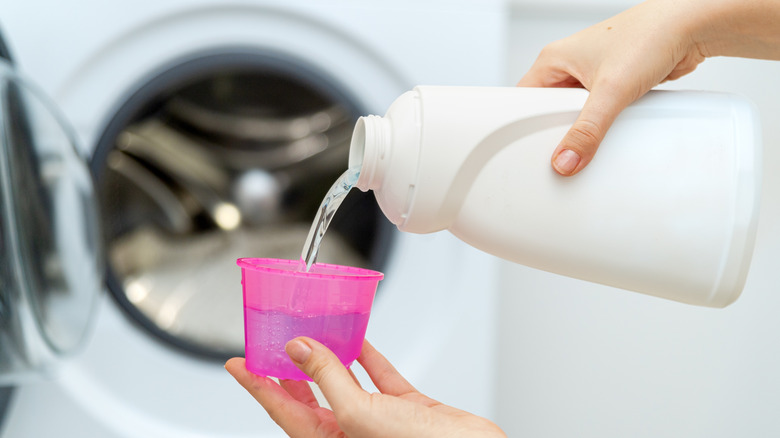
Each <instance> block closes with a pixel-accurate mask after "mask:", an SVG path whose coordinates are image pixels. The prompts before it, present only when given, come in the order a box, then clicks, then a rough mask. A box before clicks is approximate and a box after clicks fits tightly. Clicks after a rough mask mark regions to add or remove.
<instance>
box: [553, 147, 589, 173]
mask: <svg viewBox="0 0 780 438" xmlns="http://www.w3.org/2000/svg"><path fill="white" fill-rule="evenodd" d="M581 162H582V157H581V156H580V154H578V153H577V152H576V151H573V150H571V149H561V150H559V151H558V152H557V153H556V154H555V155H554V156H553V159H552V166H553V169H555V171H556V172H558V173H559V174H560V175H563V176H571V175H574V174H575V173H577V171H578V169H577V167H578V166H579V165H580V163H581Z"/></svg>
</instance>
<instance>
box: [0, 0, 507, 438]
mask: <svg viewBox="0 0 780 438" xmlns="http://www.w3.org/2000/svg"><path fill="white" fill-rule="evenodd" d="M507 19H508V16H507V9H506V7H505V5H504V3H503V1H501V0H491V1H484V0H481V1H476V0H474V1H465V0H464V1H458V2H452V1H440V0H427V1H411V0H401V1H393V2H389V1H382V2H380V1H357V0H354V1H352V0H341V1H335V0H334V1H322V2H307V1H303V0H299V1H271V0H255V1H230V2H220V1H214V0H190V1H184V0H167V1H148V0H146V1H139V2H133V3H125V4H120V3H108V2H100V1H97V0H79V1H72V2H53V1H47V2H44V1H31V2H15V3H14V4H9V5H6V7H4V8H3V11H2V13H0V29H2V33H3V35H4V38H5V42H6V46H7V50H3V52H8V53H9V54H10V57H11V58H13V65H10V64H8V65H7V66H6V67H4V68H5V71H6V73H5V74H6V76H8V78H9V79H7V80H6V82H8V83H10V84H11V85H6V86H5V87H6V89H16V88H22V89H24V90H27V89H28V88H29V89H30V90H31V91H29V94H30V95H31V96H32V97H30V98H26V100H24V99H23V100H24V101H25V102H27V100H31V101H35V102H38V101H40V103H39V104H33V103H25V104H24V105H21V107H20V105H16V106H13V105H12V106H6V107H4V109H3V111H4V112H3V115H4V117H5V120H4V124H5V125H8V124H10V125H13V123H12V122H9V121H8V119H9V117H11V116H10V115H9V114H12V113H14V112H20V113H23V114H24V115H25V117H24V118H25V120H27V119H31V120H33V121H37V120H38V119H39V118H41V117H44V116H39V115H38V113H45V114H48V113H52V114H54V115H51V116H49V118H51V119H52V121H51V123H50V124H51V125H54V126H57V127H58V129H59V130H60V131H62V135H61V137H63V138H64V140H62V141H60V143H58V144H60V147H61V148H64V149H62V151H60V152H61V155H63V156H65V157H69V158H67V159H51V156H50V155H51V154H49V155H47V153H46V148H45V147H44V146H39V147H35V146H29V145H27V144H26V143H24V142H21V143H20V142H19V141H16V140H13V139H12V140H9V139H8V138H7V136H6V138H4V140H3V146H4V148H5V149H4V151H17V152H18V151H19V150H26V148H30V149H31V150H34V151H38V152H37V154H28V155H31V157H32V158H30V160H31V161H32V162H35V163H38V162H40V163H43V164H35V165H32V166H31V168H33V169H35V171H31V173H32V174H34V175H37V176H38V179H41V180H44V181H46V175H48V174H47V172H49V173H54V174H57V172H61V173H62V172H65V173H66V174H67V175H68V176H69V178H68V179H67V181H69V185H68V187H69V190H59V191H53V192H52V193H50V194H48V195H47V196H48V198H46V199H50V200H51V199H54V201H51V203H53V204H55V205H56V206H59V207H58V209H55V210H52V208H38V209H36V208H34V207H35V206H36V205H37V203H36V201H37V200H38V199H37V198H36V197H35V196H32V194H34V193H37V192H36V190H35V185H34V184H33V185H30V184H26V183H25V182H24V181H22V182H13V183H11V182H9V183H5V182H4V187H3V190H4V192H3V193H4V198H3V200H4V202H5V201H6V200H7V202H6V203H5V204H4V206H5V210H4V212H6V213H8V214H9V215H11V216H9V217H13V218H15V220H14V221H13V222H14V223H15V224H16V225H15V226H17V228H18V229H20V230H22V229H24V230H27V231H26V233H11V235H9V236H8V239H4V240H3V241H2V243H4V244H5V241H6V240H8V241H9V242H12V243H13V242H16V243H14V245H16V246H14V245H10V246H9V245H5V246H3V250H4V251H7V253H8V254H10V255H12V256H14V257H16V262H15V264H14V265H13V266H11V267H7V266H6V264H4V265H3V269H4V272H5V271H9V272H11V274H14V273H15V274H14V275H16V276H15V277H14V275H11V274H9V276H8V278H11V277H13V278H16V279H17V280H18V282H19V283H21V284H23V286H24V287H19V288H17V289H18V291H17V292H15V293H14V294H10V293H6V292H5V290H10V289H8V287H7V286H6V284H5V283H0V286H2V287H3V291H4V292H3V302H2V304H3V306H2V307H0V310H3V311H4V312H6V310H8V311H7V312H6V313H8V314H10V315H18V318H17V319H18V321H16V320H13V321H11V319H8V318H7V321H5V322H4V323H3V325H2V326H0V329H1V330H2V335H3V337H0V348H3V349H4V353H5V351H6V350H7V351H13V352H16V354H15V355H12V354H8V355H6V356H7V357H8V358H14V359H13V360H11V359H9V360H8V361H7V362H8V363H7V364H5V363H4V361H2V360H0V374H4V375H3V377H0V384H2V385H3V390H2V392H0V410H1V411H2V417H0V418H3V424H2V425H0V427H2V429H0V436H2V437H4V438H6V437H8V438H15V437H28V436H47V435H53V434H57V435H58V436H66V437H70V436H73V437H83V436H104V437H139V436H144V437H156V436H161V437H162V436H165V437H169V438H170V437H193V436H197V437H211V436H220V437H245V436H247V437H248V436H263V437H265V436H282V435H283V434H282V432H281V430H280V429H279V428H278V427H277V426H276V425H275V424H274V423H273V422H272V421H271V420H270V419H269V418H268V417H267V415H266V414H265V412H264V411H263V410H262V408H261V407H260V406H258V405H257V403H256V402H255V401H254V400H253V399H252V398H251V397H250V396H249V395H248V394H247V393H245V391H244V390H243V389H241V388H240V387H239V386H238V385H237V384H236V383H235V382H234V381H233V380H232V378H231V377H230V376H229V375H228V374H227V373H226V372H225V371H224V369H223V367H222V365H223V363H224V360H225V359H226V358H227V357H230V356H234V355H241V354H242V348H243V344H242V342H243V333H242V330H243V325H242V321H243V320H242V315H241V292H240V273H239V271H238V268H237V267H236V266H235V264H234V263H235V258H237V257H253V256H272V257H283V258H296V257H298V254H299V251H300V247H301V246H302V244H303V240H304V237H305V233H306V232H307V231H308V226H309V224H310V221H311V218H313V209H314V208H316V204H317V203H318V202H319V200H320V199H321V197H322V195H323V194H324V192H325V191H326V190H327V188H328V187H329V186H330V183H332V182H333V181H335V178H336V177H337V176H338V175H339V174H340V173H341V172H343V171H344V170H345V168H346V162H347V158H346V157H347V152H348V144H349V138H350V135H351V129H352V125H353V123H354V121H355V119H356V118H357V117H358V116H361V115H365V114H383V113H384V111H385V110H386V109H387V107H388V106H389V105H390V103H391V102H392V101H393V100H394V99H395V98H396V97H397V96H399V95H400V94H401V93H403V92H404V91H406V90H408V89H410V88H411V87H413V86H414V85H417V84H441V85H502V83H501V82H502V79H503V63H502V59H503V58H504V56H505V41H504V37H505V35H504V31H505V28H506V21H507ZM17 76H19V77H24V78H26V79H17ZM17 81H18V82H19V83H20V84H23V85H17ZM28 84H29V85H28ZM14 93H15V92H8V91H6V92H5V94H4V95H3V99H4V103H5V104H6V105H8V104H7V102H8V101H9V99H10V100H13V99H11V98H12V97H13V96H12V95H13V94H14ZM25 93H27V92H26V91H25V92H24V93H22V94H25ZM9 96H10V97H9ZM45 96H48V97H45ZM17 100H18V99H17ZM12 103H13V102H12ZM36 105H37V106H36ZM32 107H35V108H37V107H40V108H41V110H40V111H37V110H34V108H33V109H30V108H32ZM47 120H48V119H47ZM5 125H4V126H5ZM27 125H31V126H30V128H29V129H27V131H32V132H33V133H35V132H36V131H35V130H36V129H39V125H40V123H37V122H36V123H31V122H30V123H27ZM40 129H42V128H40ZM11 130H12V129H11V128H6V129H5V131H8V132H10V131H11ZM17 130H18V129H17ZM40 136H41V137H44V136H43V134H40ZM71 142H72V143H73V144H74V146H73V147H70V146H67V145H69V144H70V143H71ZM28 143H29V142H28ZM43 143H45V142H43ZM69 147H70V149H68V148H69ZM9 154H10V152H9ZM10 155H13V154H10ZM56 157H59V155H56V156H55V158H56ZM79 160H82V161H83V164H84V165H83V166H80V165H79V164H78V162H79ZM61 161H64V162H67V163H70V164H69V165H70V166H71V167H73V169H70V168H67V169H66V170H63V168H62V165H61V164H58V163H60V162H61ZM46 163H48V164H46ZM12 166H13V163H12ZM58 166H59V167H58ZM82 167H83V168H82ZM86 168H88V169H89V172H84V169H86ZM74 169H75V170H74ZM11 173H13V172H11ZM17 173H23V172H17ZM58 199H60V200H62V199H64V200H62V201H61V202H55V201H57V200H58ZM44 204H45V203H44ZM47 205H48V204H47ZM14 210H15V211H16V212H14ZM28 210H30V211H28ZM342 210H343V211H342ZM19 211H21V212H23V213H24V212H26V213H25V214H27V215H26V216H25V215H24V214H22V213H18V212H19ZM12 213H13V214H12ZM52 217H56V218H57V219H58V220H50V221H48V222H47V220H46V219H47V218H49V219H51V218H52ZM35 220H38V221H41V222H42V223H44V224H47V223H49V222H51V223H53V224H54V225H51V224H49V225H51V227H52V228H53V229H54V231H52V233H51V235H52V236H54V237H52V238H51V239H50V240H53V241H54V243H53V244H52V245H53V246H54V247H55V248H56V251H54V253H55V256H52V257H48V258H47V257H43V256H40V257H38V258H34V257H33V258H31V259H29V260H28V259H25V256H24V255H23V254H22V253H24V251H23V248H25V247H35V246H36V245H38V244H39V242H40V241H43V242H44V243H45V242H47V241H46V239H45V238H42V237H41V236H38V235H36V234H35V232H34V230H37V229H41V228H39V227H36V226H35V225H36V222H35ZM307 221H308V222H307ZM332 227H333V231H332V232H329V233H328V236H326V238H325V240H324V242H323V246H322V251H321V254H320V261H326V262H333V263H341V264H354V265H359V266H365V267H370V268H375V269H379V270H381V271H383V272H384V273H385V280H383V281H382V282H381V283H380V286H379V289H378V292H377V296H376V299H375V303H374V310H373V312H372V317H371V321H370V323H369V328H368V333H367V338H368V339H369V340H371V341H372V343H373V344H374V345H375V346H376V347H377V348H378V349H379V350H380V351H381V352H382V353H383V354H385V355H386V356H387V357H388V358H389V359H390V360H391V362H393V363H394V364H395V365H396V366H397V368H399V370H400V371H401V372H402V374H404V375H405V376H406V377H407V378H408V379H409V380H410V381H411V382H412V383H413V384H414V385H415V386H416V387H417V388H418V389H420V390H421V391H422V392H424V393H426V394H427V395H429V396H431V397H433V398H435V399H438V400H440V401H441V402H443V403H447V404H450V405H453V406H456V407H458V408H461V409H465V410H467V411H470V412H473V413H475V414H478V415H482V416H485V417H488V418H493V416H494V393H495V387H496V385H497V382H495V381H494V378H493V376H494V375H495V373H494V368H495V364H494V356H495V355H494V349H495V344H494V339H495V337H496V336H495V335H496V324H495V319H496V318H495V315H496V314H497V312H496V302H497V290H498V286H497V275H496V273H497V270H498V263H499V262H498V261H497V260H496V259H494V258H493V257H491V256H488V255H486V254H484V253H481V252H479V251H477V250H475V249H473V248H471V247H469V246H467V245H465V244H463V243H461V242H459V241H458V240H457V239H455V238H453V237H452V236H450V235H449V234H447V233H435V234H431V235H407V234H403V233H400V232H398V231H397V230H395V229H394V228H393V227H392V226H391V225H390V224H389V222H387V220H386V219H385V218H384V217H383V216H382V215H381V212H380V211H379V210H378V207H376V203H375V202H374V200H373V196H372V195H371V194H370V193H367V194H366V193H362V192H357V191H355V193H351V194H350V195H349V197H348V198H347V200H346V201H345V203H344V204H343V205H342V207H341V209H340V212H339V215H337V217H336V218H335V219H334V222H333V225H332ZM43 229H45V228H43ZM14 230H16V229H14ZM12 231H13V230H12ZM5 237H6V236H5V235H4V238H5ZM28 252H30V251H28ZM39 252H40V251H39ZM35 254H38V253H35ZM28 258H29V257H28ZM4 263H5V262H4ZM8 266H10V265H8ZM35 266H39V268H38V270H37V271H36V270H35V269H33V267H35ZM40 266H42V267H40ZM104 268H105V269H104ZM52 272H53V273H54V274H56V273H58V272H60V273H61V272H65V273H66V274H67V275H66V274H61V275H60V277H63V278H64V279H63V278H60V281H52V282H51V283H52V284H53V285H51V287H49V288H48V289H47V288H45V287H43V286H41V285H39V284H37V283H36V280H35V278H36V274H40V276H42V278H49V277H51V276H52V275H54V274H52ZM101 274H103V275H101ZM47 275H48V276H47ZM55 277H56V275H55ZM3 278H4V279H5V278H6V277H5V276H4V277H3ZM57 278H59V277H57ZM103 278H104V281H102V280H103ZM55 279H56V278H55ZM95 285H99V286H95ZM44 286H46V285H44ZM14 290H16V289H14ZM41 290H45V291H46V292H45V293H40V292H39V291H41ZM52 291H54V292H52ZM36 293H37V294H38V295H43V296H45V297H46V300H41V299H39V298H37V295H36ZM7 296H8V297H10V298H8V299H7ZM11 298H13V299H11ZM63 298H69V299H68V300H63ZM39 301H42V302H44V305H38V304H36V303H38V302H39ZM49 301H51V302H54V303H60V301H65V304H63V305H59V304H56V305H47V304H46V303H48V302H49ZM17 307H18V308H19V309H21V310H19V311H17V310H18V309H17ZM9 309H10V310H13V312H11V311H10V310H9ZM6 313H3V315H4V316H5V315H6ZM58 318H59V319H58ZM60 319H61V320H62V321H61V324H59V325H58V323H57V322H58V321H59V320H60ZM50 320H51V321H54V322H50ZM62 327H73V329H72V330H71V332H72V333H69V332H63V331H62V330H63V329H62ZM60 338H62V339H60ZM6 339H7V341H6ZM58 342H59V343H58ZM6 356H4V357H6ZM356 371H357V373H358V377H359V379H361V381H362V382H363V384H364V386H365V387H369V388H370V387H371V385H370V381H369V380H368V379H367V377H366V376H365V375H364V374H363V373H362V372H361V370H360V369H359V367H356Z"/></svg>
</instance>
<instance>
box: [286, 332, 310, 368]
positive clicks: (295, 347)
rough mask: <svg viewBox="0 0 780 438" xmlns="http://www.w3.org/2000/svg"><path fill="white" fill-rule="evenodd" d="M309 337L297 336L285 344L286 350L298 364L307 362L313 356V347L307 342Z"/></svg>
mask: <svg viewBox="0 0 780 438" xmlns="http://www.w3.org/2000/svg"><path fill="white" fill-rule="evenodd" d="M306 340H307V338H305V337H297V338H295V339H293V340H291V341H289V342H287V344H286V345H285V346H284V351H285V352H286V353H287V355H288V356H290V359H292V361H293V362H296V363H298V364H303V363H306V361H307V360H309V357H310V356H311V352H312V349H311V347H310V346H309V345H308V343H307V342H306Z"/></svg>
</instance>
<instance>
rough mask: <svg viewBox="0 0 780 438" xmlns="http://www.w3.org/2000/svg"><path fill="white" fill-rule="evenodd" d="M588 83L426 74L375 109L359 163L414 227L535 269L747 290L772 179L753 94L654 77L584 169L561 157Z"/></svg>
mask: <svg viewBox="0 0 780 438" xmlns="http://www.w3.org/2000/svg"><path fill="white" fill-rule="evenodd" d="M587 95H588V92H587V91H586V90H583V89H561V88H545V89H542V88H515V87H512V88H509V87H439V86H419V87H416V88H414V89H413V90H412V91H408V92H406V93H404V94H403V95H401V96H400V97H399V98H398V99H397V100H396V101H395V102H394V103H393V104H392V105H391V106H390V108H389V110H388V111H387V114H386V115H385V116H384V117H379V116H367V117H361V118H360V119H359V120H358V121H357V124H356V126H355V130H354V133H353V138H352V143H351V147H350V156H349V166H350V169H352V168H359V169H360V175H359V178H358V181H357V183H356V187H358V188H359V189H360V190H363V191H367V190H373V191H374V194H375V196H376V199H377V202H378V203H379V206H380V208H381V209H382V211H383V212H384V214H385V215H386V216H387V218H388V219H389V220H390V221H391V222H392V223H394V224H395V225H396V226H397V227H398V229H399V230H401V231H408V232H412V233H431V232H436V231H440V230H449V231H450V232H451V233H453V234H454V235H455V236H457V237H458V238H460V239H461V240H463V241H464V242H466V243H468V244H470V245H472V246H474V247H476V248H479V249H481V250H483V251H485V252H488V253H490V254H493V255H496V256H498V257H501V258H504V259H507V260H510V261H513V262H516V263H521V264H523V265H527V266H530V267H533V268H538V269H542V270H545V271H549V272H553V273H557V274H561V275H566V276H569V277H574V278H579V279H583V280H587V281H591V282H596V283H601V284H605V285H610V286H615V287H618V288H622V289H626V290H631V291H636V292H641V293H645V294H649V295H654V296H658V297H662V298H667V299H671V300H675V301H680V302H684V303H689V304H695V305H701V306H709V307H723V306H726V305H728V304H730V303H731V302H733V301H734V300H735V299H736V298H737V297H738V296H739V294H740V293H741V291H742V289H743V286H744V284H745V280H746V277H747V273H748V269H749V266H750V259H751V256H752V252H753V246H754V242H755V234H756V227H757V220H758V207H759V197H760V183H761V175H760V174H761V139H760V126H759V117H758V115H757V111H756V109H755V107H754V105H752V104H751V103H750V102H749V101H747V100H746V99H745V98H742V97H740V96H736V95H732V94H724V93H715V92H704V91H651V92H649V93H648V94H646V95H645V96H644V97H642V98H640V99H639V100H638V101H636V102H635V103H633V104H632V105H630V106H629V107H628V108H627V109H625V110H624V111H623V112H622V113H621V114H620V116H619V117H618V118H617V119H616V120H615V122H614V124H613V125H612V127H611V128H610V130H609V132H608V133H607V135H606V137H605V138H604V141H603V142H602V143H601V146H600V148H599V150H598V152H597V154H596V156H595V157H594V159H593V161H592V162H591V163H590V164H589V165H588V166H587V167H586V168H585V169H583V170H582V171H581V172H580V173H578V174H577V175H575V176H572V177H564V176H561V175H559V174H557V173H556V172H555V171H554V170H553V169H552V166H551V165H550V158H551V155H552V152H553V150H554V149H555V148H556V146H557V145H558V143H559V142H560V140H561V139H562V138H563V136H564V134H565V133H566V132H567V130H568V129H569V128H570V127H571V125H572V124H573V123H574V121H575V120H576V118H577V115H578V114H579V112H580V110H581V109H582V106H583V104H584V103H585V99H586V98H587Z"/></svg>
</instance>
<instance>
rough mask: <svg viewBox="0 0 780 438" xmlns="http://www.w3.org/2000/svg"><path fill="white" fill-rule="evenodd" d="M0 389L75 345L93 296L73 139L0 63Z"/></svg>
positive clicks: (88, 217) (92, 261) (86, 214)
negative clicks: (7, 382) (15, 377)
mask: <svg viewBox="0 0 780 438" xmlns="http://www.w3.org/2000/svg"><path fill="white" fill-rule="evenodd" d="M0 129H1V131H0V146H1V148H0V186H1V188H2V190H1V191H0V193H2V199H1V200H0V222H1V223H0V251H2V259H0V316H2V317H1V318H0V321H2V323H0V382H3V381H10V380H12V379H13V378H14V376H15V375H17V374H19V373H21V372H25V371H30V370H37V369H41V368H44V367H45V366H47V365H48V364H51V363H52V361H53V360H55V359H57V358H58V357H60V356H62V355H64V354H67V353H69V352H72V351H73V350H75V349H76V348H77V347H79V346H80V345H81V343H82V342H83V341H84V339H85V337H86V334H87V332H88V328H89V326H90V322H91V320H92V316H93V314H94V312H95V304H96V298H97V297H98V295H99V293H100V291H101V290H102V272H103V267H102V264H101V263H102V254H101V252H100V250H99V248H100V242H101V241H100V239H99V236H100V233H99V230H98V220H97V219H98V214H97V211H98V209H97V206H96V197H95V195H94V192H93V191H94V185H93V182H92V178H91V175H90V173H89V170H88V168H87V165H86V162H85V160H84V159H83V157H81V156H80V155H79V154H78V153H77V149H76V148H75V147H74V137H73V135H72V134H71V132H70V130H69V129H68V127H67V125H66V124H65V123H64V121H63V119H62V118H61V117H60V116H59V115H58V114H57V113H56V111H55V109H54V108H53V106H52V104H51V103H49V102H48V101H47V100H46V99H45V98H44V97H43V96H42V95H41V94H40V93H39V92H38V91H37V90H35V89H34V88H32V87H30V86H29V85H28V84H26V83H25V82H24V81H23V80H22V79H20V78H19V77H18V76H17V75H16V73H15V72H14V70H13V69H12V68H11V67H10V65H8V64H7V63H3V62H0Z"/></svg>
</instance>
